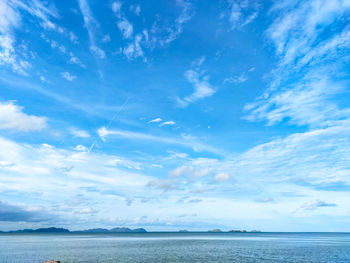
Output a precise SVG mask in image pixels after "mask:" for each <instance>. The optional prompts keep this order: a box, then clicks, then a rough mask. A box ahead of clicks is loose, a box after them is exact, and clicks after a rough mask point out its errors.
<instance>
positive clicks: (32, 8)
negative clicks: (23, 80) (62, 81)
mask: <svg viewBox="0 0 350 263" xmlns="http://www.w3.org/2000/svg"><path fill="white" fill-rule="evenodd" d="M21 11H25V12H26V13H28V14H29V15H30V16H32V17H35V18H36V19H38V20H39V21H40V23H41V25H42V26H43V27H45V26H46V25H51V27H55V24H54V23H53V22H51V20H50V19H51V18H53V17H57V14H56V13H55V12H53V11H51V10H50V9H48V8H47V7H46V6H45V5H44V4H42V3H41V2H39V1H27V2H20V1H1V3H0V17H2V19H0V65H8V66H10V67H12V69H13V71H15V72H18V73H20V74H22V75H27V73H26V71H27V69H28V68H30V62H28V61H27V60H26V58H25V57H23V56H20V54H18V52H16V49H17V47H16V38H15V35H14V30H15V29H16V28H18V27H19V26H20V25H21V22H22V13H21Z"/></svg>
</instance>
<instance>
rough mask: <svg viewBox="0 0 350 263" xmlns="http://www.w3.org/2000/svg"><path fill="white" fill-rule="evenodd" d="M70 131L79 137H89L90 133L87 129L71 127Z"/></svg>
mask: <svg viewBox="0 0 350 263" xmlns="http://www.w3.org/2000/svg"><path fill="white" fill-rule="evenodd" d="M70 133H71V134H72V135H73V136H75V137H79V138H90V134H89V133H88V132H87V131H84V130H80V129H77V128H72V129H70Z"/></svg>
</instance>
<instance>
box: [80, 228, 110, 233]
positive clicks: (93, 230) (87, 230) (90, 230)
mask: <svg viewBox="0 0 350 263" xmlns="http://www.w3.org/2000/svg"><path fill="white" fill-rule="evenodd" d="M74 232H85V233H108V232H109V230H108V229H106V228H92V229H86V230H79V231H74Z"/></svg>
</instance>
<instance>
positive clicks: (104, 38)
mask: <svg viewBox="0 0 350 263" xmlns="http://www.w3.org/2000/svg"><path fill="white" fill-rule="evenodd" d="M102 42H103V43H108V42H111V37H110V36H109V35H105V36H104V37H103V38H102Z"/></svg>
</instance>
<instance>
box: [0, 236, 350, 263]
mask: <svg viewBox="0 0 350 263" xmlns="http://www.w3.org/2000/svg"><path fill="white" fill-rule="evenodd" d="M44 260H60V262H284V263H286V262H350V233H204V232H201V233H193V232H191V233H174V232H173V233H106V234H98V233H93V234H90V233H88V234H78V233H55V234H49V233H41V234H20V233H16V234H0V262H1V263H2V262H20V263H24V262H28V263H29V262H42V261H44Z"/></svg>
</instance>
